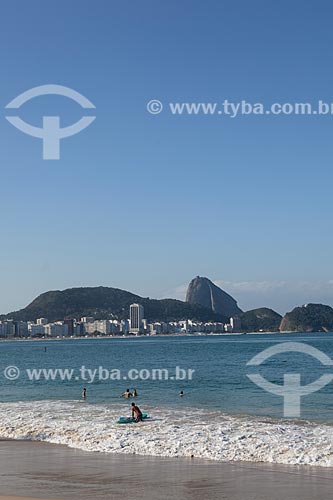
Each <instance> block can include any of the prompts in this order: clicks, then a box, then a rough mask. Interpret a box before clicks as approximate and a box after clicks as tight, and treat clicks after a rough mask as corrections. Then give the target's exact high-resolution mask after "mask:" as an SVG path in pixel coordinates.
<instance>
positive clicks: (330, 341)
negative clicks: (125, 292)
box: [0, 333, 333, 423]
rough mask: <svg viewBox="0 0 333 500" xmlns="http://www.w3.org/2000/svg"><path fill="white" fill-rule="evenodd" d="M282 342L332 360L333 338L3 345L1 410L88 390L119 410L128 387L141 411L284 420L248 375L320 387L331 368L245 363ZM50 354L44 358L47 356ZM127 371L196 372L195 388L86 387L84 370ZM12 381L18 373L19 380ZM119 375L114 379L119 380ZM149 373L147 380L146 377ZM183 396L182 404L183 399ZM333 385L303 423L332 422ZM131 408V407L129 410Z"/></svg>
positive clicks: (294, 360) (285, 358)
mask: <svg viewBox="0 0 333 500" xmlns="http://www.w3.org/2000/svg"><path fill="white" fill-rule="evenodd" d="M281 342H302V343H305V344H308V345H310V346H313V347H316V348H317V349H319V350H321V351H322V352H324V353H325V354H327V355H328V356H330V357H331V358H333V334H330V333H327V334H321V333H318V334H298V335H295V334H294V335H288V334H274V335H273V334H264V335H239V336H238V335H237V336H232V335H224V336H208V337H206V336H197V337H178V338H177V337H156V338H152V337H148V338H119V339H117V338H114V339H82V340H81V339H80V340H61V341H59V340H54V341H5V342H1V343H0V353H1V356H0V383H1V385H0V402H18V401H43V400H48V401H50V400H57V401H59V400H64V401H66V400H68V401H73V400H79V399H80V398H81V391H82V388H83V387H86V388H87V396H88V397H87V402H89V403H91V404H104V403H106V404H112V403H117V404H118V403H119V402H120V401H119V398H118V396H119V394H121V393H122V392H123V391H124V390H125V389H126V388H127V387H128V388H130V389H132V388H133V387H136V388H137V391H138V393H139V398H138V400H137V401H138V403H139V402H140V404H141V405H143V406H144V405H151V406H154V407H156V406H158V407H161V408H163V407H168V408H169V409H170V408H179V409H181V408H182V407H193V408H199V409H205V410H213V411H214V410H220V411H223V412H226V413H232V414H236V415H237V414H248V415H259V416H260V415H265V416H271V417H279V418H280V417H283V404H282V398H281V397H279V396H275V395H273V394H269V393H267V392H265V391H263V390H262V389H260V388H259V387H257V386H256V385H254V384H253V383H252V382H251V381H250V380H249V378H248V377H247V374H250V373H260V374H261V375H262V376H263V377H265V378H267V379H268V380H269V381H270V382H273V383H274V384H282V383H283V376H284V374H285V373H299V374H301V381H302V384H303V385H305V384H308V383H311V382H313V381H315V380H317V379H318V378H319V377H320V376H321V375H323V374H325V373H331V372H333V368H332V367H331V368H330V367H328V366H323V365H322V364H321V363H320V362H319V361H318V360H317V359H314V358H312V357H311V356H309V355H305V354H301V353H295V352H290V353H284V354H278V355H275V356H273V357H272V358H270V359H269V360H267V361H265V363H263V364H262V365H261V366H259V367H249V366H246V363H247V362H248V361H249V360H250V359H251V358H252V357H253V356H254V355H256V354H258V353H259V352H261V351H262V350H264V349H267V348H268V347H270V346H273V345H275V344H278V343H281ZM45 348H46V350H45ZM8 366H15V367H17V368H19V370H20V377H19V378H18V379H17V380H13V381H11V380H8V379H6V377H5V376H4V370H5V368H6V367H8ZM82 366H85V368H87V369H91V370H96V369H99V367H103V368H104V369H108V370H115V369H117V370H120V371H121V376H122V377H126V376H127V372H128V370H131V369H136V370H142V369H144V370H152V369H156V368H165V369H168V370H169V374H170V376H174V372H175V368H176V367H177V366H179V367H181V368H183V369H192V370H195V372H194V374H193V379H192V380H186V381H179V380H178V381H176V380H162V381H160V380H150V379H148V380H137V381H128V380H124V379H123V378H122V380H97V378H98V375H96V379H95V381H94V382H93V383H89V381H88V380H86V381H84V380H82V379H81V378H80V377H81V373H80V368H81V367H82ZM42 368H45V369H56V368H61V369H65V368H67V369H70V370H72V369H74V374H73V378H72V380H70V381H69V380H66V381H62V380H60V378H59V377H57V378H56V380H44V379H42V380H39V381H31V380H29V377H28V375H27V372H26V370H27V369H29V370H31V369H42ZM13 373H14V372H13ZM113 373H116V372H113ZM145 373H146V372H145ZM181 390H183V391H184V393H185V397H184V398H179V396H178V394H179V392H180V391H181ZM332 396H333V382H332V383H330V384H329V385H327V386H326V387H325V388H323V389H321V390H320V391H318V392H316V393H313V394H311V395H308V396H305V397H303V398H302V415H301V417H302V419H305V420H313V421H321V422H329V423H332V422H333V397H332ZM124 403H125V402H124Z"/></svg>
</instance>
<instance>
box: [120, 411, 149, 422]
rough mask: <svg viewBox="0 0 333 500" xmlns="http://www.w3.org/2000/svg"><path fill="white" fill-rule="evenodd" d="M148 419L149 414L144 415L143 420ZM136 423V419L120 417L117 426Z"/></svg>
mask: <svg viewBox="0 0 333 500" xmlns="http://www.w3.org/2000/svg"><path fill="white" fill-rule="evenodd" d="M147 418H149V417H148V415H147V413H142V419H143V420H146V419H147ZM134 422H135V418H132V417H120V418H119V420H117V424H133V423H134Z"/></svg>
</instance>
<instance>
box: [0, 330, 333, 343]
mask: <svg viewBox="0 0 333 500" xmlns="http://www.w3.org/2000/svg"><path fill="white" fill-rule="evenodd" d="M322 333H326V334H328V335H329V334H330V333H333V332H237V333H185V334H184V333H178V334H174V333H170V334H156V335H102V334H101V335H98V336H89V335H86V336H81V337H76V336H71V337H45V338H40V337H26V338H24V337H11V338H0V342H44V341H57V342H59V341H62V340H63V341H67V340H101V339H127V340H128V339H142V338H156V337H157V338H179V337H200V338H202V337H240V336H243V335H281V336H283V335H317V334H322Z"/></svg>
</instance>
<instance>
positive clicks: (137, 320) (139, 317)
mask: <svg viewBox="0 0 333 500" xmlns="http://www.w3.org/2000/svg"><path fill="white" fill-rule="evenodd" d="M143 317H144V309H143V306H142V305H141V304H132V305H131V306H130V333H135V334H139V333H141V332H142V329H143Z"/></svg>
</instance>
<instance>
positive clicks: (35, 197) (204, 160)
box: [0, 0, 333, 312]
mask: <svg viewBox="0 0 333 500" xmlns="http://www.w3.org/2000/svg"><path fill="white" fill-rule="evenodd" d="M332 16H333V6H332V3H331V2H330V1H328V0H326V1H322V2H315V1H304V0H302V1H298V0H296V1H293V2H290V1H286V0H282V1H279V2H275V1H264V0H261V1H258V0H253V1H251V2H249V1H248V0H242V1H237V0H236V1H234V2H230V1H224V0H223V1H219V0H207V1H204V2H203V1H201V0H168V1H162V0H140V2H137V1H134V0H133V1H121V2H119V1H114V0H99V1H95V2H94V1H92V0H91V1H86V0H80V1H79V0H76V1H75V0H73V1H68V0H57V1H56V2H45V0H30V1H29V2H27V1H24V0H20V1H18V0H10V1H9V0H7V1H4V2H3V3H2V9H1V30H0V46H1V56H0V57H1V59H0V62H1V75H2V78H1V83H0V85H1V102H2V107H1V109H2V115H1V117H0V133H1V143H2V147H1V149H0V155H1V160H0V165H1V196H0V214H1V245H0V256H1V259H0V266H1V267H0V280H1V289H0V312H8V311H9V310H13V309H17V308H19V307H22V306H24V305H26V304H27V303H28V302H30V301H31V300H32V299H33V298H34V296H35V295H37V294H39V293H41V292H43V291H46V290H49V289H63V288H67V287H72V286H86V285H87V286H94V285H108V286H117V287H120V288H124V289H128V290H131V291H134V292H137V293H139V294H142V295H145V296H151V297H161V296H165V295H173V296H177V295H179V290H182V286H183V285H184V284H186V283H187V282H188V281H189V280H190V279H191V278H192V277H194V276H195V275H197V274H200V275H204V276H208V277H210V278H212V279H214V280H219V281H220V282H221V283H222V285H223V283H224V282H226V285H225V288H226V289H227V290H229V291H232V292H233V293H234V295H235V296H236V298H238V299H239V302H240V305H241V306H242V307H244V308H248V307H254V306H261V305H269V306H272V307H275V308H276V309H277V310H280V311H283V310H286V309H288V307H292V306H294V305H296V303H298V302H303V301H313V302H315V301H325V302H326V303H330V304H331V305H332V304H333V285H332V283H330V281H331V280H332V279H333V272H332V244H333V231H332V181H333V169H332V158H333V140H332V137H333V123H332V122H333V117H326V116H325V117H320V116H316V117H301V116H290V117H286V116H284V117H267V116H266V117H262V116H252V117H239V118H236V119H234V120H232V119H228V118H221V117H218V116H214V117H212V116H200V117H198V116H196V117H193V116H178V117H176V116H171V114H170V113H169V114H168V113H167V112H162V113H161V114H160V115H158V116H153V115H150V114H149V113H148V112H147V111H146V103H147V101H149V100H150V99H153V98H157V99H160V100H161V101H163V102H164V103H168V102H174V101H187V102H192V101H199V102H209V101H213V102H220V101H223V100H224V99H229V100H231V101H240V100H242V99H245V100H248V101H253V102H258V101H261V102H263V103H264V104H270V103H272V102H277V101H278V102H284V101H287V102H295V101H298V102H300V101H301V102H302V101H309V102H315V101H317V100H318V99H322V100H326V101H327V102H331V101H333V67H332V47H333V31H332V26H331V24H332ZM48 83H53V84H61V85H65V86H68V87H71V88H73V89H75V90H77V91H78V92H80V93H82V94H83V95H85V96H86V97H88V98H89V99H90V100H91V101H92V102H93V103H94V104H95V105H96V116H97V118H96V120H95V122H94V123H93V124H92V125H91V126H90V127H89V128H87V129H86V130H85V131H83V132H81V133H80V134H78V135H76V136H73V137H72V138H69V139H65V140H63V141H62V142H61V160H59V161H43V160H42V159H41V151H42V145H41V141H40V140H38V139H34V138H32V137H29V136H28V135H25V134H23V133H21V132H19V131H18V130H16V129H15V128H14V127H12V126H11V125H10V124H9V123H8V122H7V121H6V120H5V118H4V117H5V115H6V112H5V110H4V106H5V105H6V104H7V103H8V102H9V101H11V100H12V99H13V98H14V97H16V96H17V95H19V94H20V93H21V92H23V91H25V90H27V89H29V88H31V87H34V86H37V85H43V84H48ZM53 111H54V112H55V113H53ZM50 112H51V113H50ZM45 114H57V115H61V119H62V120H63V121H62V124H65V125H66V124H70V123H73V122H74V121H76V120H77V119H79V118H80V117H81V116H82V110H81V109H80V108H79V106H78V105H75V104H74V103H73V102H72V101H70V100H68V99H66V98H61V97H55V96H54V97H40V98H36V99H35V100H32V101H30V102H29V103H27V104H26V105H24V107H23V108H22V109H21V110H20V116H21V117H22V118H24V119H25V120H26V121H29V122H31V123H34V124H41V120H42V116H44V115H45ZM281 283H283V286H282V289H283V291H282V292H281ZM312 285H313V286H312ZM251 287H252V288H253V289H254V291H255V293H256V294H257V292H258V288H259V289H260V294H259V296H258V294H257V295H256V294H253V293H252V288H251ZM276 289H278V293H276V294H275V290H276ZM237 290H239V291H240V295H239V296H238V295H237ZM272 290H273V292H272ZM298 293H299V294H300V297H299V298H298V297H297V294H298Z"/></svg>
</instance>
